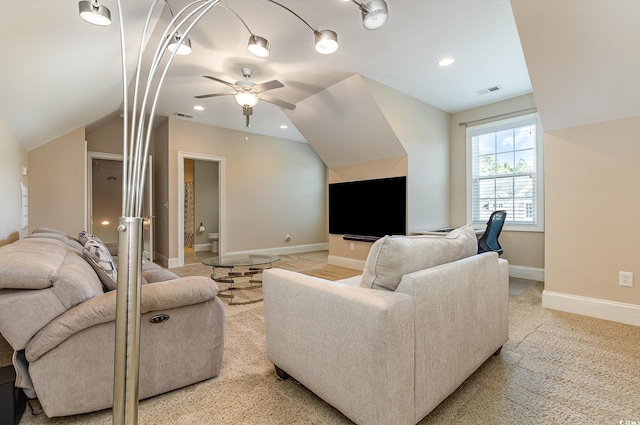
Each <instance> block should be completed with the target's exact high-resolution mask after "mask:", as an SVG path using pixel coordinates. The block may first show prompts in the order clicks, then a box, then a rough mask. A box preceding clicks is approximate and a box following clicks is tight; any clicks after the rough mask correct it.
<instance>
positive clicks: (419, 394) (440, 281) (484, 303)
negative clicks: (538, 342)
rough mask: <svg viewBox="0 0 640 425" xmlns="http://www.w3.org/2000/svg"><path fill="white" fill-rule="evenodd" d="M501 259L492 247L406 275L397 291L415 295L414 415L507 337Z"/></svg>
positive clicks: (425, 411)
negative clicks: (489, 250) (488, 250)
mask: <svg viewBox="0 0 640 425" xmlns="http://www.w3.org/2000/svg"><path fill="white" fill-rule="evenodd" d="M502 261H504V260H502ZM502 261H501V260H499V259H498V254H497V253H495V252H490V253H485V254H481V255H474V256H471V257H468V258H464V259H462V260H458V261H454V262H451V263H446V264H442V265H439V266H435V267H431V268H429V269H425V270H420V271H417V272H414V273H409V274H406V275H404V276H403V277H402V280H401V281H400V285H398V289H397V291H399V292H403V293H407V294H410V295H412V296H413V297H414V299H415V313H416V314H415V321H416V324H415V329H416V335H415V347H416V351H415V356H416V357H415V358H416V413H417V416H416V420H419V419H421V418H422V417H423V416H425V415H426V414H428V413H429V412H430V411H431V410H433V408H435V407H436V406H437V405H438V404H439V403H440V402H441V401H442V400H444V398H446V397H447V396H448V395H449V394H451V392H453V391H454V390H455V389H456V388H457V387H458V386H459V385H460V384H461V383H462V382H463V381H464V380H465V379H467V378H468V377H469V376H470V375H471V374H472V373H473V372H474V371H475V370H476V369H477V368H478V367H479V366H480V365H481V364H482V363H484V362H485V361H486V360H487V359H488V358H489V357H491V355H492V354H493V353H495V352H496V350H498V349H499V348H500V347H501V346H502V345H503V344H504V343H505V342H506V341H507V340H508V338H509V329H508V318H509V305H508V304H509V277H508V265H507V263H506V261H504V262H502ZM505 271H506V273H505Z"/></svg>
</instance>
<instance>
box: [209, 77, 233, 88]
mask: <svg viewBox="0 0 640 425" xmlns="http://www.w3.org/2000/svg"><path fill="white" fill-rule="evenodd" d="M203 77H204V78H208V79H210V80H213V81H217V82H219V83H222V84H225V85H227V86H229V87H233V88H234V89H238V88H239V87H238V86H237V85H235V84H234V83H230V82H228V81H225V80H221V79H220V78H216V77H212V76H210V75H203Z"/></svg>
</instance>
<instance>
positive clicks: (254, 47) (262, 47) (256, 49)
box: [247, 34, 271, 58]
mask: <svg viewBox="0 0 640 425" xmlns="http://www.w3.org/2000/svg"><path fill="white" fill-rule="evenodd" d="M247 49H249V51H250V52H251V53H252V54H254V55H256V56H258V57H260V58H266V57H267V56H269V51H270V50H271V44H270V43H269V41H268V40H267V39H266V38H264V37H260V36H259V35H253V34H252V35H251V36H250V37H249V44H248V45H247Z"/></svg>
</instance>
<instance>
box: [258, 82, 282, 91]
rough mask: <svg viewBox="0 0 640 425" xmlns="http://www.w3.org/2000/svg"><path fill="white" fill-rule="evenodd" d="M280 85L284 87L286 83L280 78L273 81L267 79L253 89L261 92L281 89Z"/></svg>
mask: <svg viewBox="0 0 640 425" xmlns="http://www.w3.org/2000/svg"><path fill="white" fill-rule="evenodd" d="M280 87H284V84H282V83H281V82H280V81H278V80H271V81H267V82H266V83H262V84H258V85H256V86H254V87H253V90H255V91H256V92H261V91H267V90H273V89H279V88H280Z"/></svg>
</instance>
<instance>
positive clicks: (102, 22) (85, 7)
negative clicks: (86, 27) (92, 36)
mask: <svg viewBox="0 0 640 425" xmlns="http://www.w3.org/2000/svg"><path fill="white" fill-rule="evenodd" d="M78 9H79V13H80V17H81V18H82V19H84V20H85V21H87V22H89V23H90V24H93V25H99V26H101V27H106V26H108V25H111V11H110V10H109V9H108V8H107V7H106V6H103V5H101V4H100V3H98V2H97V0H93V1H92V0H83V1H81V2H79V3H78Z"/></svg>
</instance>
